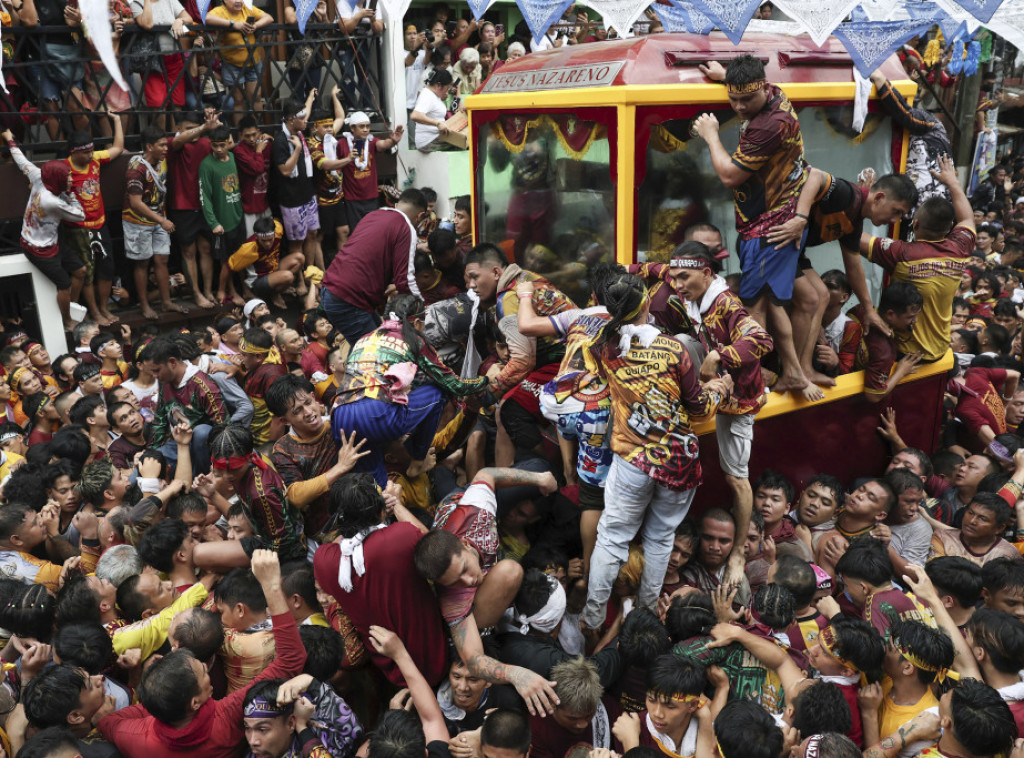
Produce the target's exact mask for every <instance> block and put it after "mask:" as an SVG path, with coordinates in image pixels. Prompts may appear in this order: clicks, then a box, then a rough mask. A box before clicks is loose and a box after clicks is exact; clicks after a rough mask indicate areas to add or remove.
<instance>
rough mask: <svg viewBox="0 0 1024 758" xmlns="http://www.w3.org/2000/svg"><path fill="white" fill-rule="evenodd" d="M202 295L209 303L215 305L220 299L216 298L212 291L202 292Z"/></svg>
mask: <svg viewBox="0 0 1024 758" xmlns="http://www.w3.org/2000/svg"><path fill="white" fill-rule="evenodd" d="M203 297H205V298H206V299H207V300H209V301H210V302H211V303H214V304H215V305H219V304H220V300H217V299H216V298H215V297H214V296H213V293H212V292H204V293H203Z"/></svg>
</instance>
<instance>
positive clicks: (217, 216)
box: [199, 154, 243, 252]
mask: <svg viewBox="0 0 1024 758" xmlns="http://www.w3.org/2000/svg"><path fill="white" fill-rule="evenodd" d="M199 203H200V207H202V209H203V216H204V217H205V218H206V223H207V224H209V225H210V228H211V229H213V228H215V227H218V226H222V227H224V231H225V232H230V231H233V230H235V229H237V228H238V225H239V224H241V223H242V218H243V216H242V192H241V189H240V185H239V183H238V167H237V166H236V165H235V157H234V156H233V155H231V154H228V159H227V160H226V161H219V160H217V159H216V158H214V157H213V156H212V155H208V156H206V157H205V158H203V162H202V163H200V164H199ZM229 252H234V251H233V250H232V251H229Z"/></svg>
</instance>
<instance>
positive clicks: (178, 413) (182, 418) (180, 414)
mask: <svg viewBox="0 0 1024 758" xmlns="http://www.w3.org/2000/svg"><path fill="white" fill-rule="evenodd" d="M167 415H168V416H170V419H171V423H173V424H174V425H175V426H178V425H179V424H187V425H188V426H192V424H191V422H189V420H188V416H186V415H185V411H183V410H182V409H181V408H178V407H177V406H174V407H172V408H171V410H170V411H168V412H167Z"/></svg>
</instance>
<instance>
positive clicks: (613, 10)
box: [587, 0, 651, 37]
mask: <svg viewBox="0 0 1024 758" xmlns="http://www.w3.org/2000/svg"><path fill="white" fill-rule="evenodd" d="M650 4H651V0H587V5H589V6H590V7H591V8H593V9H594V10H595V11H597V12H598V13H600V14H601V18H602V19H603V20H604V24H605V26H606V27H608V26H610V27H612V28H613V29H614V30H615V31H617V32H618V33H619V36H620V37H631V36H632V35H633V22H634V21H636V20H637V19H638V18H640V14H642V13H643V12H644V10H645V9H646V8H647V6H649V5H650Z"/></svg>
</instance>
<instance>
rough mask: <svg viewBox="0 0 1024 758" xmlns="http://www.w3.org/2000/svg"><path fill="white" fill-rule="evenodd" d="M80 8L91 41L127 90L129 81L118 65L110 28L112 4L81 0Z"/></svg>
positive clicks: (112, 75)
mask: <svg viewBox="0 0 1024 758" xmlns="http://www.w3.org/2000/svg"><path fill="white" fill-rule="evenodd" d="M78 8H79V10H80V11H81V12H82V25H83V26H84V27H85V31H86V32H87V33H88V35H89V41H90V42H92V45H93V47H95V48H96V53H97V55H99V57H100V60H101V61H103V65H104V66H105V67H106V69H107V72H108V73H109V74H110V77H111V78H112V79H113V80H114V81H115V82H116V83H117V86H118V87H120V88H121V89H123V90H124V91H126V92H127V91H128V83H127V82H126V81H125V80H124V75H123V74H122V73H121V67H120V66H118V65H117V53H115V52H114V39H113V37H112V36H111V35H112V32H111V29H110V4H109V3H108V2H107V0H80V2H79V4H78Z"/></svg>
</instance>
